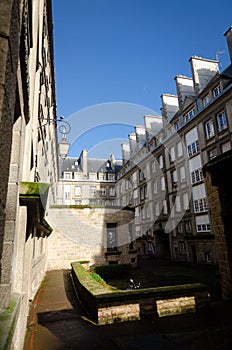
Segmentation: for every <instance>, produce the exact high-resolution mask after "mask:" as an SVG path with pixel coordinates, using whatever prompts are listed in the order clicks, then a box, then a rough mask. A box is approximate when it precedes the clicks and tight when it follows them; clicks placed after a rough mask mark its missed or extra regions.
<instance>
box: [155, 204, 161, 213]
mask: <svg viewBox="0 0 232 350" xmlns="http://www.w3.org/2000/svg"><path fill="white" fill-rule="evenodd" d="M159 214H160V208H159V202H157V203H155V215H156V216H159Z"/></svg>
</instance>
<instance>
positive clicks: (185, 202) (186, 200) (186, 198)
mask: <svg viewBox="0 0 232 350" xmlns="http://www.w3.org/2000/svg"><path fill="white" fill-rule="evenodd" d="M183 207H184V210H189V196H188V193H184V194H183Z"/></svg>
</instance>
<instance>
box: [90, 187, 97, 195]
mask: <svg viewBox="0 0 232 350" xmlns="http://www.w3.org/2000/svg"><path fill="white" fill-rule="evenodd" d="M96 192H97V189H96V186H90V188H89V193H90V196H91V197H94V196H95V195H96Z"/></svg>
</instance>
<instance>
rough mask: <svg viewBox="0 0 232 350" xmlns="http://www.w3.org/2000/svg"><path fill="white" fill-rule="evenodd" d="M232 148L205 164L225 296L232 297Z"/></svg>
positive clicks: (222, 288)
mask: <svg viewBox="0 0 232 350" xmlns="http://www.w3.org/2000/svg"><path fill="white" fill-rule="evenodd" d="M231 162H232V151H231V150H230V151H228V152H225V153H223V154H222V155H220V156H218V157H216V158H214V159H213V160H211V161H209V162H208V163H207V164H206V165H205V166H204V168H203V170H204V175H205V178H206V184H207V192H208V196H209V203H210V208H211V213H212V222H213V226H214V235H215V242H216V249H217V256H218V264H219V270H220V277H221V291H222V298H223V299H231V298H232V234H231V233H232V232H231V231H232V230H231V227H232V222H231V221H232V207H231V196H232V185H231V177H230V176H231Z"/></svg>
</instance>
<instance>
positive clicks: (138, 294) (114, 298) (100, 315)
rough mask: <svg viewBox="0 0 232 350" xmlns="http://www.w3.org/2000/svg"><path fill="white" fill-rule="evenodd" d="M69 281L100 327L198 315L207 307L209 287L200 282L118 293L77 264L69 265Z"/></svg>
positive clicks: (90, 315)
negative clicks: (70, 275) (101, 283)
mask: <svg viewBox="0 0 232 350" xmlns="http://www.w3.org/2000/svg"><path fill="white" fill-rule="evenodd" d="M72 280H73V283H74V288H75V291H76V294H77V297H78V299H79V300H80V302H81V303H82V305H83V307H84V308H85V310H86V313H87V315H88V317H89V318H90V319H91V320H92V321H93V322H95V323H96V324H99V325H104V324H111V323H117V322H125V321H133V320H140V318H144V317H147V316H153V317H164V316H171V315H178V314H184V313H193V312H197V311H198V310H199V309H202V308H204V307H206V306H208V305H209V303H210V295H209V292H208V288H207V287H206V286H204V285H202V284H200V283H194V284H187V285H177V286H167V287H157V288H147V289H140V290H139V289H137V290H130V291H127V290H118V289H115V290H114V289H110V288H109V286H108V285H106V286H102V285H100V283H98V282H96V281H95V280H94V279H92V278H91V277H90V276H89V275H88V273H87V272H86V271H84V267H83V266H82V265H81V264H79V263H73V264H72Z"/></svg>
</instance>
